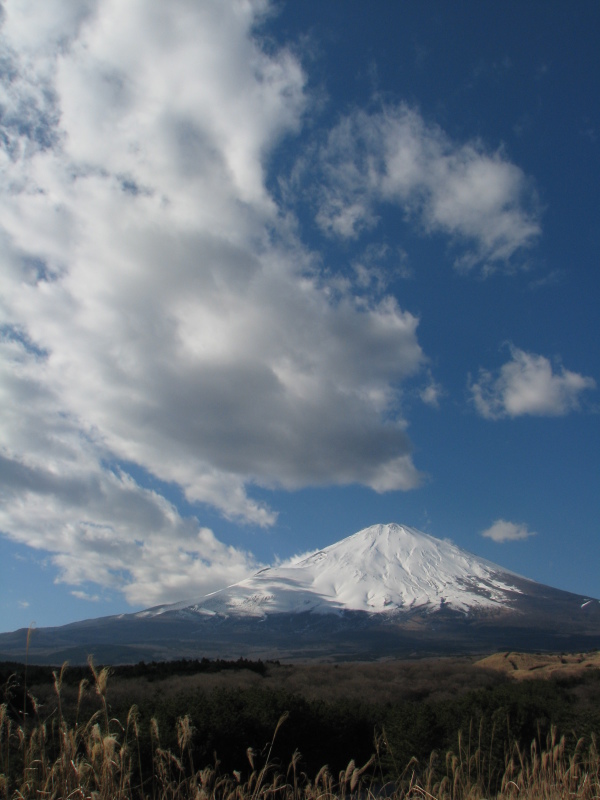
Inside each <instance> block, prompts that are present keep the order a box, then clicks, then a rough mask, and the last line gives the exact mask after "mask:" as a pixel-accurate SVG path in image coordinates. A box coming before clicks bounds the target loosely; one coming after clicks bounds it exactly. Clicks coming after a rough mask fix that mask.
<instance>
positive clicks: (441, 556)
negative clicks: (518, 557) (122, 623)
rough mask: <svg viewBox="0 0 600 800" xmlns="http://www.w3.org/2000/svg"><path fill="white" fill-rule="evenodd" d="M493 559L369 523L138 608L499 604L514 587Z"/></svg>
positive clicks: (234, 610) (251, 610)
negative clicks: (164, 602)
mask: <svg viewBox="0 0 600 800" xmlns="http://www.w3.org/2000/svg"><path fill="white" fill-rule="evenodd" d="M513 578H518V576H511V574H510V573H509V572H507V571H506V570H502V568H501V567H498V566H497V565H495V564H492V563H491V562H489V561H485V560H484V559H481V558H477V557H476V556H474V555H471V554H470V553H467V552H466V551H465V550H461V549H460V548H458V547H456V546H455V545H453V544H450V543H448V542H444V541H441V540H440V539H435V538H434V537H433V536H429V535H428V534H426V533H421V532H420V531H417V530H415V529H414V528H409V527H405V526H401V525H396V524H390V525H373V526H372V527H370V528H365V529H364V530H362V531H359V532H358V533H355V534H354V535H353V536H349V537H348V538H346V539H343V540H342V541H340V542H337V543H336V544H333V545H331V546H330V547H327V548H325V549H324V550H319V551H318V552H316V553H313V554H312V555H310V556H308V557H306V558H302V559H298V560H296V561H294V562H292V563H288V564H286V565H284V566H279V567H271V568H268V569H264V570H261V571H260V572H259V573H257V574H256V575H254V576H253V577H252V578H248V579H247V580H244V581H241V582H240V583H238V584H235V585H234V586H230V587H228V588H227V589H222V590H221V591H218V592H214V593H213V594H210V595H207V596H205V597H203V598H201V599H199V600H197V601H195V602H192V603H189V602H186V603H177V604H175V605H171V606H163V607H159V608H157V609H152V610H150V611H148V612H142V613H143V614H153V613H154V614H156V613H164V612H166V611H176V610H186V611H189V612H191V611H196V612H198V613H219V614H226V615H233V616H261V617H264V616H266V615H267V614H273V613H297V612H303V611H311V612H314V613H319V614H329V613H340V612H342V611H365V612H368V613H379V612H385V613H388V614H389V613H392V612H398V611H408V610H414V609H417V608H420V609H426V608H427V609H429V610H431V611H433V610H439V609H440V608H441V607H442V606H444V605H446V606H448V607H449V608H452V609H454V610H455V611H463V612H468V611H469V610H472V609H494V608H499V607H502V606H504V605H505V604H506V603H507V602H508V601H509V595H510V594H511V593H514V592H518V591H519V590H518V589H517V588H516V586H515V584H514V579H513Z"/></svg>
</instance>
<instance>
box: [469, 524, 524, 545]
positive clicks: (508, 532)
mask: <svg viewBox="0 0 600 800" xmlns="http://www.w3.org/2000/svg"><path fill="white" fill-rule="evenodd" d="M481 535H482V536H485V538H486V539H492V541H494V542H498V543H500V544H501V543H503V542H516V541H520V540H521V539H529V537H530V536H536V533H535V531H530V530H529V528H528V527H527V525H524V524H522V523H516V522H507V521H506V520H504V519H498V520H496V522H494V524H493V525H492V526H491V527H490V528H487V529H486V530H485V531H482V532H481Z"/></svg>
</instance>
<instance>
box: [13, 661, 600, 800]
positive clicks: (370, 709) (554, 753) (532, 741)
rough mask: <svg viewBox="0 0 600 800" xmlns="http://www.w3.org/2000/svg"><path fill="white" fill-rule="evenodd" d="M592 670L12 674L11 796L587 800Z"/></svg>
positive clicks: (142, 668)
mask: <svg viewBox="0 0 600 800" xmlns="http://www.w3.org/2000/svg"><path fill="white" fill-rule="evenodd" d="M502 658H503V659H504V661H507V662H509V658H512V660H515V658H516V655H515V654H510V657H509V656H502ZM564 658H565V659H567V658H568V657H566V656H565V657H564ZM575 658H577V657H575ZM590 659H592V661H593V658H592V656H590ZM588 660H589V659H588V658H587V657H586V658H583V659H582V660H581V661H580V662H579V663H580V669H579V671H578V672H577V673H570V674H567V675H564V676H563V675H560V674H555V675H550V676H549V677H548V678H547V679H532V680H530V681H527V682H523V681H520V680H514V679H512V678H509V677H507V675H506V674H505V673H503V672H502V671H499V670H496V669H489V668H488V667H486V666H485V665H484V666H482V663H484V664H485V662H481V661H480V662H479V663H477V662H476V661H475V660H474V659H466V658H465V659H435V660H429V661H412V662H387V663H380V664H353V665H352V664H344V665H339V666H337V665H294V666H287V665H281V664H278V663H263V662H247V661H243V660H240V661H238V662H209V661H207V660H202V661H179V662H172V663H169V664H164V663H161V664H158V663H157V664H138V665H136V666H130V667H117V668H115V669H114V670H110V669H108V668H105V669H100V668H95V667H93V665H92V667H91V668H89V667H88V668H87V670H83V669H82V668H72V669H70V668H68V667H67V668H63V669H62V670H54V671H53V670H52V669H50V668H41V667H30V668H29V669H28V670H27V674H25V668H24V667H23V666H22V665H17V664H0V681H1V685H2V686H3V689H2V691H3V699H4V703H3V705H2V708H1V712H0V715H1V718H0V773H1V775H0V797H5V798H11V800H13V799H16V798H21V797H31V798H33V797H36V798H38V797H55V798H59V797H64V798H67V797H80V798H83V797H86V798H87V797H90V798H91V797H94V798H101V797H106V798H109V797H110V798H121V797H122V798H138V797H139V798H141V797H152V798H165V800H166V799H167V798H171V797H173V798H175V797H180V798H188V797H190V798H202V800H211V799H212V798H215V800H220V798H223V800H258V798H259V797H260V798H265V800H267V798H268V800H271V799H272V800H277V798H278V797H280V798H282V800H283V798H285V800H288V798H290V799H292V798H298V800H300V798H307V800H308V798H315V800H316V798H325V797H327V798H333V797H345V796H348V795H351V794H352V795H355V796H358V794H357V793H358V792H359V789H360V792H361V795H360V796H361V798H363V797H365V793H371V794H372V795H376V794H380V793H381V792H382V791H383V788H384V787H385V794H386V795H387V796H390V795H393V796H394V797H395V798H398V800H399V799H400V798H402V797H409V796H411V797H417V796H420V797H430V798H431V797H433V798H454V799H455V800H460V799H461V798H468V797H472V798H475V797H483V796H486V797H490V796H498V797H502V798H505V797H506V798H508V797H511V798H513V797H514V798H516V797H519V798H523V797H527V798H531V800H533V799H534V798H537V797H540V798H541V797H545V798H552V797H557V798H558V797H567V796H571V797H576V798H589V799H590V800H591V798H597V797H599V796H600V761H599V758H598V752H597V747H596V739H595V736H596V734H598V732H600V669H597V668H596V667H595V666H594V664H593V663H592V664H591V666H583V665H584V664H585V663H587V661H588ZM515 671H517V670H514V669H513V670H512V672H515ZM111 672H112V674H111ZM325 765H326V766H325Z"/></svg>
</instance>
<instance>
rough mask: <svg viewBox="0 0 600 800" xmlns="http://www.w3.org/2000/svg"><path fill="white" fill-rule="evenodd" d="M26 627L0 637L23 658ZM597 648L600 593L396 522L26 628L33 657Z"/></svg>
mask: <svg viewBox="0 0 600 800" xmlns="http://www.w3.org/2000/svg"><path fill="white" fill-rule="evenodd" d="M26 639H27V632H26V631H23V630H22V631H15V632H14V633H7V634H1V635H0V659H7V660H8V659H13V660H23V659H24V657H25V642H26ZM597 647H600V602H599V601H597V600H595V599H593V598H588V597H583V596H580V595H576V594H572V593H569V592H563V591H560V590H558V589H553V588H552V587H549V586H544V585H542V584H539V583H535V582H534V581H530V580H528V579H526V578H523V577H522V576H519V575H517V574H515V573H512V572H509V571H508V570H505V569H503V568H502V567H499V566H498V565H496V564H493V563H491V562H489V561H486V560H484V559H481V558H478V557H476V556H474V555H472V554H470V553H467V552H466V551H464V550H461V549H460V548H458V547H456V546H455V545H452V544H450V543H448V542H444V541H441V540H439V539H435V538H434V537H432V536H429V535H427V534H424V533H420V532H419V531H416V530H414V529H412V528H408V527H404V526H401V525H394V524H391V525H375V526H373V527H371V528H366V529H365V530H363V531H359V532H358V533H356V534H354V535H353V536H349V537H348V538H346V539H343V540H342V541H340V542H337V543H336V544H334V545H331V546H330V547H327V548H325V549H324V550H320V551H318V552H316V553H313V554H312V555H309V556H307V557H300V558H297V559H296V560H293V561H292V562H289V563H286V564H283V565H280V566H276V567H272V568H269V569H264V570H261V571H260V572H259V573H257V574H256V575H254V576H253V577H251V578H248V579H247V580H245V581H241V582H240V583H237V584H235V585H233V586H230V587H227V588H225V589H222V590H220V591H218V592H213V593H212V594H210V595H206V596H204V597H201V598H199V599H197V600H196V601H194V602H189V601H184V602H181V603H176V604H174V605H167V606H159V607H156V608H152V609H148V610H146V611H141V612H138V613H135V614H124V615H120V616H118V617H103V618H101V619H97V620H85V621H83V622H77V623H73V624H71V625H64V626H62V627H59V628H45V629H44V628H43V629H38V630H36V631H34V635H33V636H32V638H31V647H30V651H29V660H30V661H32V662H34V661H37V662H38V663H44V662H45V663H61V662H62V661H64V660H70V661H71V662H74V663H77V662H83V661H85V660H86V658H87V656H88V655H89V654H90V653H92V654H94V656H95V658H96V660H97V661H101V662H104V663H126V662H135V661H140V660H146V661H148V660H166V659H173V658H199V657H203V656H207V657H211V658H215V657H220V658H238V657H239V656H245V657H249V658H263V659H264V658H280V659H284V658H287V659H296V660H298V659H302V660H306V659H311V658H318V659H328V660H364V659H374V658H381V657H394V656H395V657H406V656H409V655H415V656H424V655H443V654H449V653H454V654H456V653H474V652H489V651H491V650H497V649H508V650H529V651H531V650H547V651H568V650H581V651H583V650H591V649H594V648H597Z"/></svg>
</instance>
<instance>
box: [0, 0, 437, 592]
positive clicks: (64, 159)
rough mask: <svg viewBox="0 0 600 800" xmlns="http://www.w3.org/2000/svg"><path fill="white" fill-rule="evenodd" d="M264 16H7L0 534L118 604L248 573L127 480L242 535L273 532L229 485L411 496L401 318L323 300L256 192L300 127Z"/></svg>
mask: <svg viewBox="0 0 600 800" xmlns="http://www.w3.org/2000/svg"><path fill="white" fill-rule="evenodd" d="M267 11H268V8H267V4H266V3H264V2H242V1H241V0H240V1H239V2H235V0H234V1H233V2H227V3H225V2H222V1H221V0H219V1H218V2H217V1H216V0H215V1H210V0H207V2H203V3H196V2H188V0H174V2H172V3H169V4H168V5H167V4H165V3H163V2H162V1H161V0H143V2H142V0H130V2H127V3H121V2H118V3H117V2H116V1H115V0H95V2H94V1H93V0H88V2H85V3H81V4H75V5H74V4H73V3H71V2H66V0H52V2H48V3H47V4H44V12H43V13H41V14H39V13H37V10H36V13H35V14H32V4H31V3H29V2H27V1H26V0H14V2H12V3H10V4H7V7H6V11H5V15H4V20H3V44H2V48H3V50H2V90H1V91H2V97H1V102H2V108H3V116H2V147H1V148H0V170H1V187H2V188H1V191H0V250H1V257H2V270H3V274H4V288H3V294H2V301H1V302H2V305H1V312H2V316H3V321H2V322H3V328H2V331H3V338H2V350H1V357H2V362H1V366H2V373H3V382H2V393H3V402H2V411H1V418H0V420H1V421H0V426H1V427H0V430H1V434H2V450H1V453H0V455H1V457H2V462H1V468H2V474H3V481H2V484H1V485H2V493H3V497H2V513H1V515H0V529H1V530H2V531H3V532H4V533H5V534H6V535H8V536H10V537H12V538H14V539H16V540H19V541H21V542H25V543H27V544H29V545H30V546H33V547H36V548H40V549H44V550H46V551H49V552H51V553H53V554H54V562H55V564H56V565H57V566H58V568H59V570H60V575H61V577H62V579H63V580H66V581H68V582H70V583H81V582H84V581H87V580H90V581H95V582H98V583H100V584H102V585H105V586H110V587H115V588H118V589H121V590H123V591H125V592H126V594H127V596H128V597H129V599H130V600H131V601H132V602H136V603H150V602H157V603H158V602H163V601H167V600H176V599H179V597H181V596H183V595H186V594H189V593H190V592H191V591H192V590H194V589H195V587H197V588H198V591H208V590H210V589H212V588H216V585H217V584H221V583H226V582H231V581H233V580H236V579H238V578H239V577H241V576H242V575H243V574H245V572H247V571H248V570H249V569H251V568H253V567H254V566H255V564H254V561H253V559H252V557H251V556H250V555H249V554H247V553H245V552H243V551H240V550H235V549H233V548H231V547H227V546H225V545H223V544H221V543H220V542H218V540H217V539H216V538H215V537H214V535H213V534H212V533H211V532H210V531H208V530H207V529H205V528H202V527H200V525H199V523H198V522H197V521H196V520H195V519H189V518H188V519H184V518H183V517H182V516H181V515H180V513H179V511H178V510H177V508H176V507H175V506H174V505H172V503H170V502H169V501H168V500H167V499H166V498H165V497H163V496H161V495H160V494H159V493H157V492H156V491H150V490H149V489H147V488H144V487H143V486H140V485H138V483H136V482H135V480H134V479H133V478H132V477H131V475H128V474H127V471H126V469H125V467H124V465H125V464H127V463H132V464H136V465H138V466H139V467H141V468H143V470H145V471H146V472H148V473H150V474H151V475H154V476H156V477H157V478H159V479H161V480H162V481H164V482H167V483H172V484H175V485H177V486H178V487H180V488H181V490H182V491H183V492H184V493H185V495H186V497H187V499H188V500H189V501H192V502H195V501H198V502H201V503H208V504H211V505H212V506H214V507H216V508H217V509H219V510H220V512H221V513H222V514H223V515H224V516H226V517H228V518H230V519H234V520H238V521H243V522H249V523H252V524H256V525H259V526H268V525H270V524H272V523H273V522H274V520H275V517H276V512H275V511H274V510H273V509H271V508H269V507H267V506H266V505H264V504H263V503H260V502H257V501H256V500H255V499H254V498H253V497H252V491H251V487H252V486H263V487H285V488H289V489H293V488H296V487H301V486H306V485H324V484H349V483H362V484H364V485H367V486H370V487H372V488H373V489H375V490H376V491H386V490H394V489H408V488H411V487H414V486H416V485H418V483H419V481H420V475H419V473H418V471H417V469H416V468H415V466H414V464H413V462H412V460H411V456H410V443H409V441H408V439H407V436H406V433H405V428H406V422H405V420H404V418H403V415H402V409H401V405H400V401H401V395H400V386H401V383H402V381H403V380H405V379H406V378H408V377H409V376H411V375H414V374H415V373H417V372H418V370H419V369H420V367H421V365H422V363H423V361H424V357H423V354H422V351H421V348H420V346H419V343H418V340H417V334H416V330H417V324H418V320H417V319H416V318H415V317H414V316H413V315H411V314H410V313H408V312H407V311H404V310H402V309H401V308H400V307H399V306H398V304H397V303H396V301H394V300H393V299H392V298H390V297H385V296H384V297H381V296H379V297H377V298H374V297H371V298H369V297H368V296H366V295H365V293H362V294H361V296H360V298H358V297H355V296H354V295H353V293H352V292H351V291H343V292H341V293H340V292H339V291H331V290H330V287H328V285H327V280H326V279H325V277H324V276H323V274H321V273H320V271H319V269H318V261H317V260H316V259H315V258H314V257H313V256H312V254H311V253H310V252H309V251H308V250H307V249H306V248H305V247H303V246H302V244H301V243H300V242H299V241H298V240H297V238H296V235H295V233H294V228H293V225H291V226H290V225H289V223H288V220H287V218H286V215H285V214H283V213H282V211H281V209H280V208H278V207H277V205H276V203H275V202H274V200H273V198H272V196H271V195H270V194H269V192H268V191H267V189H266V185H265V169H266V162H267V159H268V157H269V155H270V154H271V153H272V152H273V148H274V147H276V146H277V144H278V143H279V142H280V141H281V139H282V137H285V136H293V135H294V133H295V132H296V131H297V130H298V129H299V127H300V126H301V124H302V115H303V113H304V111H305V107H306V97H305V92H304V74H303V71H302V68H301V66H300V64H299V62H298V60H297V59H296V58H294V56H293V55H292V54H291V53H290V52H288V51H287V50H285V49H279V50H275V49H273V48H272V47H269V48H266V47H263V46H262V44H261V40H260V36H259V27H257V26H259V24H260V19H261V15H262V14H264V13H266V12H267ZM257 31H258V32H257ZM79 594H80V595H81V592H79Z"/></svg>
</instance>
